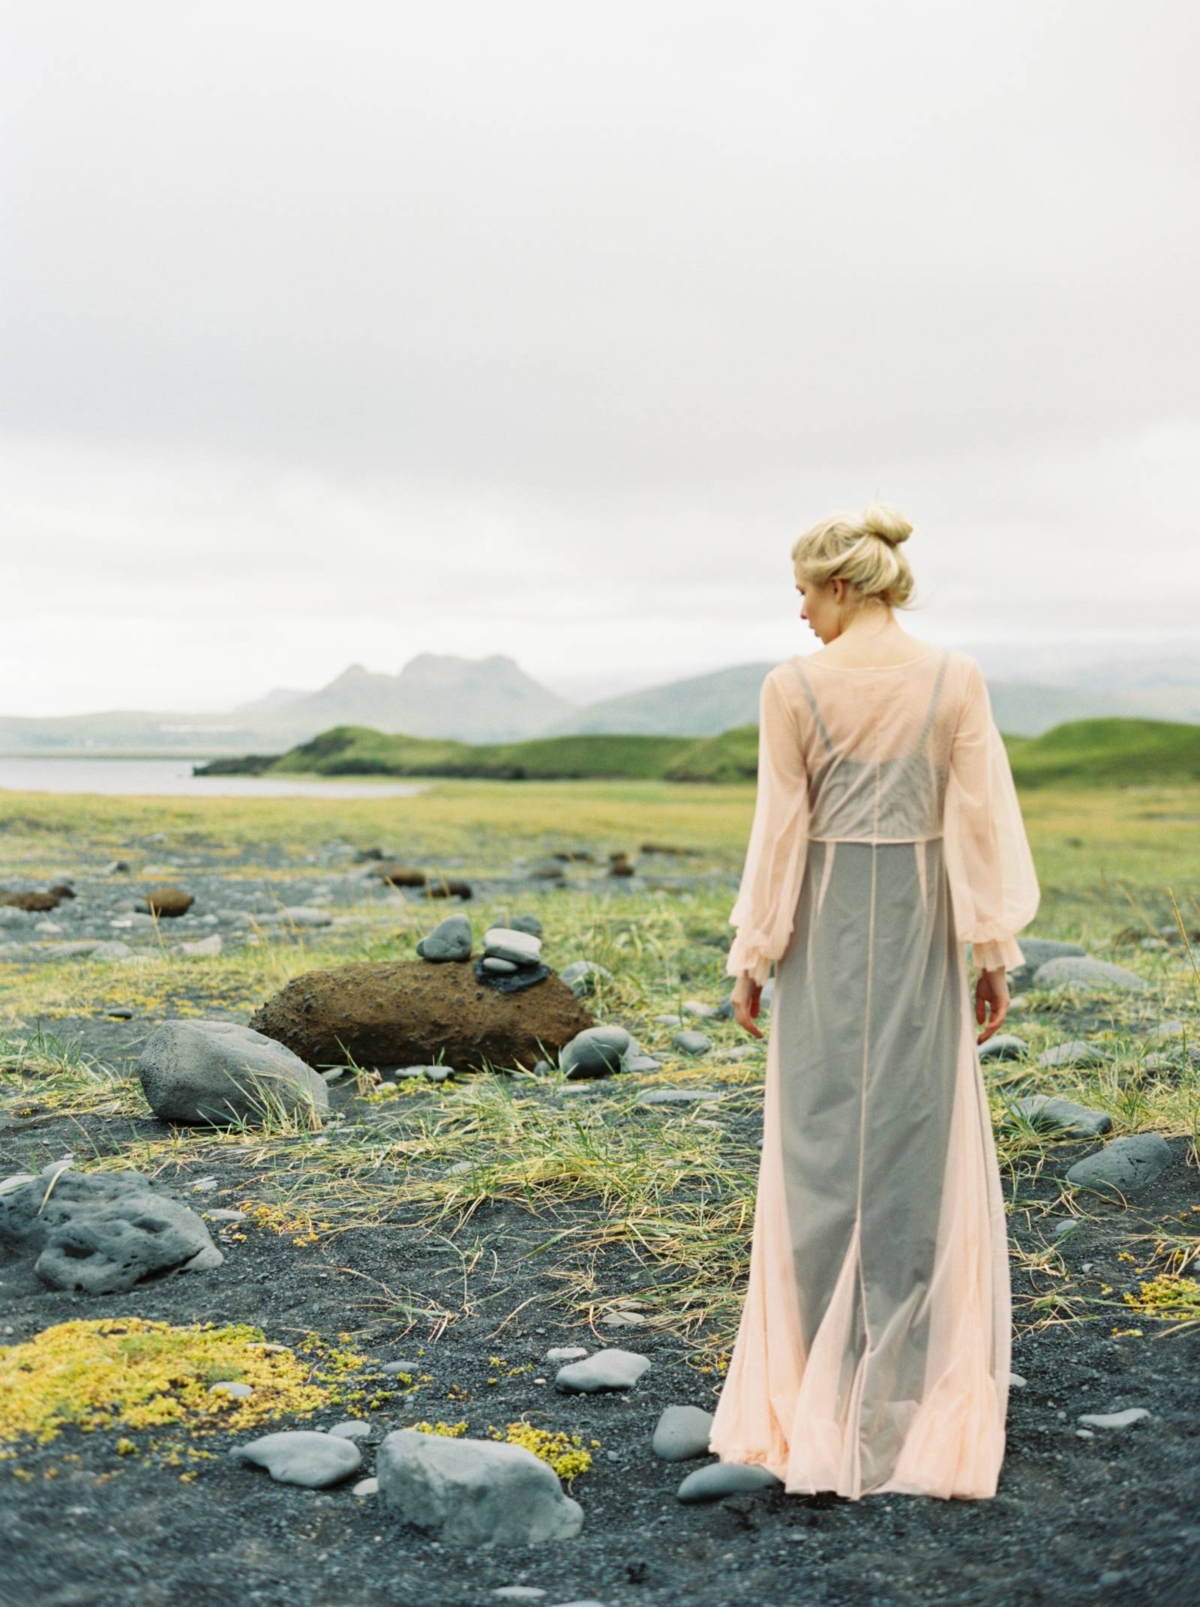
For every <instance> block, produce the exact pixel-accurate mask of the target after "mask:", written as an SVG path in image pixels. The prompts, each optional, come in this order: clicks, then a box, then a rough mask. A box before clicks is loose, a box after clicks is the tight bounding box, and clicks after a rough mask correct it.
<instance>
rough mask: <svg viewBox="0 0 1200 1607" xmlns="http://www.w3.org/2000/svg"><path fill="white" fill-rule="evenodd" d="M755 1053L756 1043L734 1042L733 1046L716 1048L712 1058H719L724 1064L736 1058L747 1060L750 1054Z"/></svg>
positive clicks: (756, 1049) (756, 1051)
mask: <svg viewBox="0 0 1200 1607" xmlns="http://www.w3.org/2000/svg"><path fill="white" fill-rule="evenodd" d="M757 1053H758V1047H757V1046H756V1045H754V1044H752V1043H739V1044H734V1045H733V1047H732V1048H729V1049H718V1050H717V1052H716V1054H714V1055H713V1059H714V1060H719V1061H720V1062H721V1063H722V1065H726V1064H729V1063H730V1062H733V1061H737V1060H749V1059H750V1058H751V1056H752V1055H756V1054H757Z"/></svg>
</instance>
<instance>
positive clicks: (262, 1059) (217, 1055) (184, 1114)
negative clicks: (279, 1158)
mask: <svg viewBox="0 0 1200 1607" xmlns="http://www.w3.org/2000/svg"><path fill="white" fill-rule="evenodd" d="M137 1069H138V1076H139V1077H140V1078H141V1082H142V1089H143V1091H144V1093H145V1095H146V1099H147V1102H148V1103H149V1105H150V1108H151V1110H152V1111H153V1112H154V1114H155V1115H156V1116H159V1117H161V1118H162V1119H163V1120H164V1121H171V1122H201V1123H205V1124H206V1125H208V1126H212V1127H225V1126H229V1125H230V1124H232V1123H235V1122H238V1121H243V1120H245V1121H251V1122H254V1121H261V1120H262V1118H263V1116H264V1115H265V1114H266V1113H267V1111H269V1110H271V1109H273V1108H282V1109H284V1110H286V1111H287V1112H288V1113H289V1114H296V1113H300V1114H302V1115H306V1116H308V1117H310V1118H311V1119H312V1120H313V1121H314V1123H315V1122H316V1121H319V1119H320V1118H321V1117H323V1116H325V1115H326V1114H328V1111H329V1093H328V1090H327V1089H326V1086H325V1082H324V1079H323V1078H321V1077H319V1076H318V1075H317V1073H316V1072H315V1071H313V1070H312V1069H311V1068H310V1067H308V1066H306V1065H305V1064H304V1062H303V1061H302V1060H301V1059H300V1058H299V1056H298V1055H295V1054H293V1053H292V1051H291V1050H290V1049H287V1048H285V1047H284V1045H283V1044H281V1043H277V1042H276V1041H275V1039H274V1038H268V1037H267V1036H266V1035H265V1034H264V1033H261V1032H255V1031H254V1029H253V1028H252V1027H243V1026H240V1025H239V1024H238V1023H237V1022H234V1021H178V1020H172V1021H164V1022H163V1024H162V1025H161V1026H160V1027H159V1028H157V1030H156V1031H155V1032H153V1033H152V1034H151V1035H150V1037H149V1039H148V1040H147V1042H146V1046H145V1048H144V1049H143V1050H142V1053H141V1058H140V1059H139V1060H138V1068H137Z"/></svg>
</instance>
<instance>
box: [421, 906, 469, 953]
mask: <svg viewBox="0 0 1200 1607" xmlns="http://www.w3.org/2000/svg"><path fill="white" fill-rule="evenodd" d="M473 941H474V938H473V935H472V932H471V920H470V917H469V916H467V915H447V917H446V919H445V920H444V921H439V922H438V924H437V925H436V926H435V927H434V929H433V931H432V932H430V934H429V935H428V937H423V938H422V939H421V941H420V942H419V943H418V944H417V953H418V954H419V955H420V956H421V958H422V959H423V960H437V961H442V960H469V959H470V958H471V945H472V943H473Z"/></svg>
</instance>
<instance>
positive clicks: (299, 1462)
mask: <svg viewBox="0 0 1200 1607" xmlns="http://www.w3.org/2000/svg"><path fill="white" fill-rule="evenodd" d="M229 1454H230V1456H231V1457H232V1458H233V1460H234V1461H235V1462H240V1463H242V1464H243V1465H245V1464H250V1465H252V1466H254V1467H264V1468H266V1470H267V1472H268V1473H269V1474H270V1475H271V1477H272V1478H273V1479H274V1480H275V1482H276V1483H277V1484H299V1485H303V1486H304V1487H305V1488H306V1489H309V1490H323V1489H325V1488H327V1487H328V1486H329V1485H331V1484H340V1483H341V1482H342V1480H343V1479H348V1478H349V1477H350V1475H351V1474H352V1473H356V1472H357V1471H358V1469H359V1468H360V1467H361V1466H362V1452H361V1451H360V1450H359V1448H358V1446H357V1445H355V1444H354V1443H353V1442H352V1441H350V1440H346V1439H340V1438H335V1437H334V1436H333V1435H332V1434H319V1433H317V1432H316V1431H315V1430H313V1429H296V1430H292V1431H289V1432H285V1433H282V1434H265V1435H263V1436H262V1438H261V1439H257V1440H251V1441H250V1442H249V1444H247V1445H237V1446H234V1448H233V1450H232V1451H231V1452H230V1453H229Z"/></svg>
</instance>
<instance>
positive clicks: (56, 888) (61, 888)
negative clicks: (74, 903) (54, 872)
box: [50, 882, 75, 899]
mask: <svg viewBox="0 0 1200 1607" xmlns="http://www.w3.org/2000/svg"><path fill="white" fill-rule="evenodd" d="M50 891H51V893H52V894H53V895H54V897H55V898H57V899H64V898H74V897H75V889H74V888H73V887H68V886H67V884H66V882H54V883H53V884H52V886H51V888H50Z"/></svg>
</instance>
